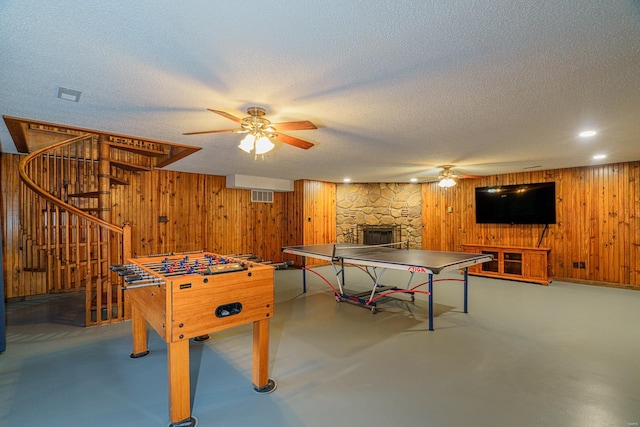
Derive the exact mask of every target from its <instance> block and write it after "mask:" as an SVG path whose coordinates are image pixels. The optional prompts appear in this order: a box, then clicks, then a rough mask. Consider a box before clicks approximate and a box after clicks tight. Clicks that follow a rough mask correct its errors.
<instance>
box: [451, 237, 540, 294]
mask: <svg viewBox="0 0 640 427" xmlns="http://www.w3.org/2000/svg"><path fill="white" fill-rule="evenodd" d="M462 250H463V251H465V252H470V253H478V254H489V255H493V261H491V262H486V263H484V264H480V265H477V266H473V267H469V274H473V275H476V276H486V277H495V278H498V279H509V280H520V281H523V282H533V283H540V284H541V285H545V286H548V285H549V283H550V282H551V277H550V275H549V253H550V252H551V249H550V248H532V247H526V246H497V245H475V244H472V245H462Z"/></svg>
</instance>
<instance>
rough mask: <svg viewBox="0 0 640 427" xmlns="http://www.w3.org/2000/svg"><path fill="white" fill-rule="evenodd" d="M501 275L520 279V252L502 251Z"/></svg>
mask: <svg viewBox="0 0 640 427" xmlns="http://www.w3.org/2000/svg"><path fill="white" fill-rule="evenodd" d="M502 273H503V274H505V275H513V276H518V277H522V252H515V251H504V252H503V253H502Z"/></svg>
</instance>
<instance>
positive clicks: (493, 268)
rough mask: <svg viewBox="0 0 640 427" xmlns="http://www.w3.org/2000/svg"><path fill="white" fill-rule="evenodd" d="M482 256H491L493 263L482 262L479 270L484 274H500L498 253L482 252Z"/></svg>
mask: <svg viewBox="0 0 640 427" xmlns="http://www.w3.org/2000/svg"><path fill="white" fill-rule="evenodd" d="M482 253H483V254H489V255H492V256H493V261H489V262H483V263H482V264H480V268H481V270H482V271H484V272H485V273H495V274H499V273H500V263H501V260H500V252H498V251H494V250H487V251H482Z"/></svg>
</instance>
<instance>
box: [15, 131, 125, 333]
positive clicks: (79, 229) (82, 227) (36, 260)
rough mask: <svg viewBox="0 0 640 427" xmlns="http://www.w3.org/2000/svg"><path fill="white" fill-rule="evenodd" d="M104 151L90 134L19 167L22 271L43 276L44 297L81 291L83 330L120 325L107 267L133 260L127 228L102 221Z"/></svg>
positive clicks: (119, 303) (116, 291)
mask: <svg viewBox="0 0 640 427" xmlns="http://www.w3.org/2000/svg"><path fill="white" fill-rule="evenodd" d="M101 144H104V143H103V142H101V141H100V140H99V138H98V137H97V136H96V135H94V134H84V135H80V136H78V137H75V138H71V139H68V140H65V141H62V142H59V143H56V144H53V145H50V146H47V147H45V148H42V149H39V150H37V151H34V152H33V153H31V154H29V155H28V156H26V157H25V158H24V159H22V160H21V161H20V165H19V173H20V177H21V179H22V181H23V183H24V186H23V188H21V191H20V194H21V202H20V210H21V213H20V217H21V219H22V221H21V229H22V236H23V238H22V250H23V257H24V258H23V266H24V268H25V269H32V270H34V271H44V272H46V282H47V292H50V293H62V292H82V291H84V292H85V324H86V325H87V326H94V325H102V324H106V323H112V322H119V321H122V320H124V316H125V310H124V299H123V295H122V291H121V289H120V286H119V280H118V277H117V273H114V272H112V271H111V270H110V269H109V266H110V265H112V264H120V263H123V262H124V261H125V260H126V259H127V258H128V257H130V256H131V232H130V228H129V226H128V225H125V226H123V227H118V226H116V225H113V224H111V223H109V222H108V221H106V220H105V219H103V218H108V215H104V213H105V212H108V210H109V209H110V206H109V197H108V193H109V191H108V188H109V181H108V180H109V177H108V170H109V164H108V161H109V159H108V158H105V153H108V150H104V149H101ZM107 155H108V154H107ZM105 168H106V169H105ZM105 171H106V172H107V173H106V174H105ZM105 180H106V181H105ZM105 193H106V194H105ZM71 201H73V203H74V204H75V206H74V205H73V204H71ZM92 212H93V213H95V214H97V215H98V216H94V215H91V213H92Z"/></svg>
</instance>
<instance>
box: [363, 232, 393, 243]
mask: <svg viewBox="0 0 640 427" xmlns="http://www.w3.org/2000/svg"><path fill="white" fill-rule="evenodd" d="M362 239H363V243H364V244H365V245H384V244H387V243H393V228H365V229H364V230H363V236H362Z"/></svg>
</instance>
